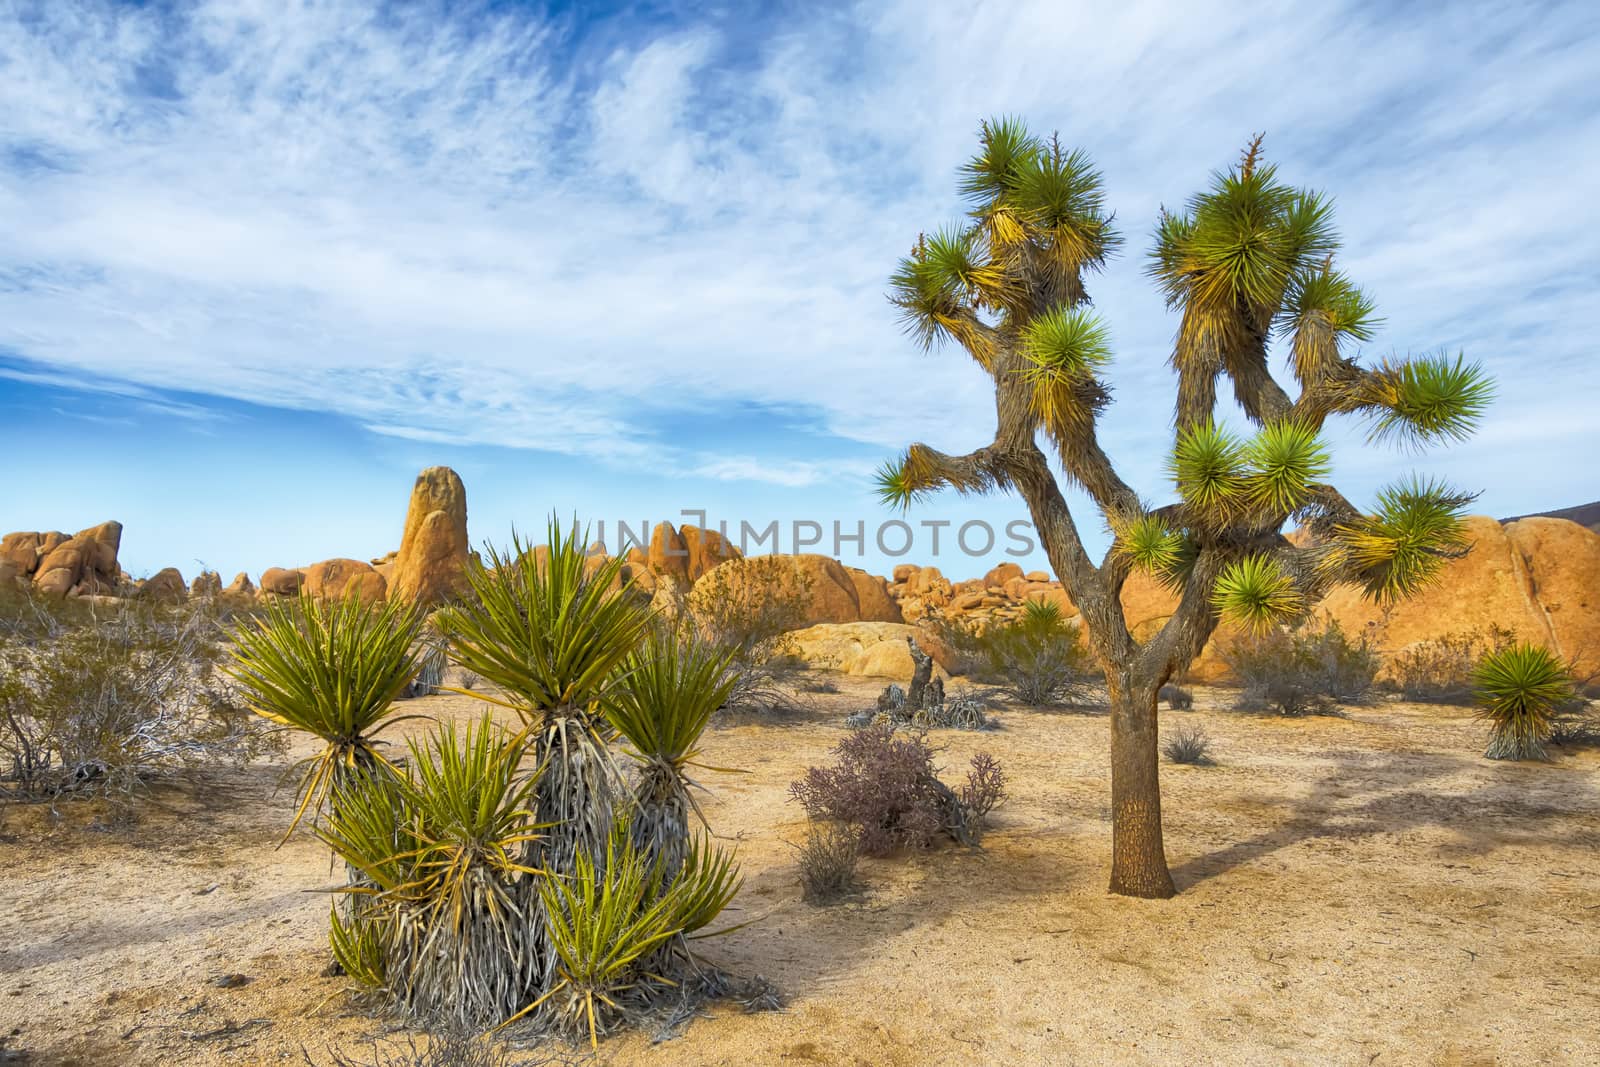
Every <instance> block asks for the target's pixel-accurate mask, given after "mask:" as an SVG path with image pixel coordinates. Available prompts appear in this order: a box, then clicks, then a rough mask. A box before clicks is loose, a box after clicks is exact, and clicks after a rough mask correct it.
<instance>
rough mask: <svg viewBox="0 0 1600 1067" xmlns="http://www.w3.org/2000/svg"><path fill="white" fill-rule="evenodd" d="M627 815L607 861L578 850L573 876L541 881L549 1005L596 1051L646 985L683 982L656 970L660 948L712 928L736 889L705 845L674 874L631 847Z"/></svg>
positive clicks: (726, 862) (731, 872)
mask: <svg viewBox="0 0 1600 1067" xmlns="http://www.w3.org/2000/svg"><path fill="white" fill-rule="evenodd" d="M634 838H635V834H634V833H633V831H632V829H631V828H630V827H629V826H628V822H627V820H626V819H622V820H619V821H618V822H617V824H616V825H615V826H614V827H613V829H612V832H611V834H610V836H609V837H608V838H607V840H606V848H605V852H604V853H603V854H602V855H603V857H604V859H603V863H602V862H597V860H596V858H595V857H593V856H590V855H589V854H587V853H579V855H578V857H577V862H576V864H575V865H574V868H573V870H572V873H571V874H570V875H568V876H564V877H563V876H554V877H550V878H547V879H545V880H544V881H542V882H541V883H540V893H541V901H542V903H543V906H544V914H545V915H546V916H547V917H548V918H547V921H548V923H549V935H550V941H551V944H552V945H553V946H554V949H555V953H556V957H557V959H558V960H559V963H558V965H557V972H556V973H557V978H556V982H555V983H554V985H553V986H552V987H551V989H550V991H549V992H548V993H546V994H545V995H544V997H542V998H540V1001H538V1002H535V1004H533V1005H530V1009H531V1008H534V1007H538V1006H540V1005H541V1004H542V1003H544V1002H545V1001H546V1000H547V999H548V1000H549V1001H550V1002H551V1004H552V1005H553V1009H552V1010H553V1013H554V1016H555V1019H556V1022H557V1024H558V1025H559V1026H561V1027H562V1028H563V1029H565V1030H566V1031H567V1032H569V1033H581V1032H587V1034H588V1036H589V1040H590V1043H591V1045H593V1046H598V1044H599V1039H600V1035H601V1034H602V1033H605V1032H606V1031H607V1030H609V1029H610V1028H611V1027H612V1025H614V1023H615V1021H616V1020H617V1019H618V1018H620V1017H622V1016H623V1015H624V1014H625V1012H626V1011H627V1009H628V1006H629V1004H630V1002H635V1003H637V1002H639V1001H640V1000H642V999H646V998H647V996H648V993H649V992H650V987H652V986H655V987H661V986H668V987H670V986H674V985H676V984H677V980H676V979H674V978H673V977H671V976H670V975H669V974H667V973H663V972H661V971H657V970H653V969H651V968H652V965H653V964H655V963H657V962H659V961H660V960H661V959H663V956H662V953H661V950H662V949H664V948H666V947H667V946H669V945H670V944H671V943H673V942H674V941H677V940H681V939H682V938H684V937H687V936H689V935H692V934H694V933H696V932H697V931H699V930H701V929H702V928H703V927H705V926H706V925H708V924H709V923H710V922H711V921H712V920H713V919H715V917H716V916H717V915H718V914H720V913H721V912H722V910H723V909H724V908H726V907H727V905H728V904H729V903H730V902H731V901H732V900H733V897H734V895H735V894H736V893H737V892H738V890H739V885H740V881H741V880H740V878H739V876H738V869H737V868H736V867H735V866H734V865H733V863H732V861H731V859H730V858H729V857H728V856H726V854H724V853H722V852H720V851H718V850H716V849H713V848H711V847H709V846H708V845H705V844H703V843H702V844H697V845H696V846H695V847H693V848H691V849H690V850H689V851H688V853H687V855H686V857H685V860H684V862H683V864H682V865H681V866H680V867H679V869H678V870H677V871H676V872H672V873H669V872H668V871H667V869H666V867H665V865H664V864H663V863H662V862H661V859H660V858H659V857H652V856H651V855H650V854H649V852H648V851H647V850H645V849H642V848H639V847H637V846H636V845H635V844H634Z"/></svg>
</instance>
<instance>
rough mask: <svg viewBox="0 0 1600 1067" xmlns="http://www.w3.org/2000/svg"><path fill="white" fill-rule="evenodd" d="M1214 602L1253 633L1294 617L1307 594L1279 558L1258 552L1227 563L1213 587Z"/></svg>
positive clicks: (1226, 616)
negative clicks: (1302, 592)
mask: <svg viewBox="0 0 1600 1067" xmlns="http://www.w3.org/2000/svg"><path fill="white" fill-rule="evenodd" d="M1211 602H1212V604H1213V606H1215V607H1216V609H1217V611H1218V613H1219V614H1221V615H1222V616H1223V617H1224V618H1226V619H1230V620H1232V621H1233V622H1236V623H1238V624H1239V625H1240V626H1242V627H1243V628H1244V629H1245V630H1246V631H1248V632H1249V633H1252V634H1260V633H1264V632H1266V631H1267V630H1270V629H1271V628H1272V627H1274V626H1277V625H1279V624H1282V623H1287V622H1291V621H1293V620H1294V619H1295V618H1296V617H1297V616H1298V615H1300V613H1301V612H1303V611H1304V610H1305V597H1304V596H1303V595H1302V594H1301V593H1300V590H1299V589H1298V588H1297V587H1296V585H1295V582H1294V579H1293V577H1292V576H1291V575H1289V574H1288V573H1287V572H1286V571H1285V570H1284V569H1283V566H1282V564H1281V563H1280V562H1279V561H1278V559H1277V558H1276V557H1274V556H1272V555H1270V554H1266V553H1255V554H1252V555H1249V556H1245V557H1244V558H1243V559H1238V560H1234V561H1233V562H1232V563H1230V564H1228V565H1227V566H1226V567H1225V568H1223V571H1222V573H1221V574H1220V575H1218V577H1217V582H1216V585H1215V586H1214V587H1213V588H1212V592H1211Z"/></svg>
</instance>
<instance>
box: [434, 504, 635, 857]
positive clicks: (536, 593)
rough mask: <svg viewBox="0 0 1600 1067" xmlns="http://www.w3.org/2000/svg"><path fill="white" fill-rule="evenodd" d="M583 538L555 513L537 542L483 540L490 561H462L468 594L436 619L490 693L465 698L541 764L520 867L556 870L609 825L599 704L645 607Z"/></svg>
mask: <svg viewBox="0 0 1600 1067" xmlns="http://www.w3.org/2000/svg"><path fill="white" fill-rule="evenodd" d="M587 544H588V538H587V531H580V530H579V529H578V527H577V524H576V523H574V524H573V526H572V527H571V529H570V530H563V528H562V526H561V524H560V523H559V522H558V521H557V520H556V519H555V518H554V517H553V516H552V518H551V520H550V523H549V526H548V540H547V544H546V546H544V547H543V548H542V549H539V550H535V549H533V548H530V547H528V546H525V545H523V544H522V542H521V541H520V540H519V539H517V538H516V537H515V536H513V538H512V549H511V554H510V555H509V556H508V555H504V554H502V553H500V552H499V551H497V550H496V549H495V548H494V547H493V546H492V545H491V546H487V547H486V550H485V553H484V554H485V557H486V559H487V561H488V562H487V564H484V565H475V566H470V567H469V568H468V572H467V577H468V582H469V584H470V586H471V590H472V595H471V596H469V597H467V598H466V599H465V600H464V602H462V603H460V604H458V605H456V606H454V607H451V608H448V609H446V610H444V611H442V612H441V613H440V614H439V616H438V618H439V625H440V628H441V630H442V631H443V632H444V633H445V634H446V635H448V637H449V640H450V644H451V657H452V658H453V659H454V661H455V662H456V663H457V664H458V665H459V666H461V667H464V668H466V669H467V670H470V671H473V672H475V673H476V674H478V675H479V676H480V677H482V678H483V679H484V680H486V681H488V682H490V683H492V684H494V685H495V686H496V687H498V689H499V695H495V694H492V693H487V692H479V691H473V692H469V693H467V695H468V696H471V697H473V698H474V699H478V700H484V701H488V702H490V703H493V704H497V705H500V706H503V707H507V708H510V709H512V710H513V711H515V712H516V713H517V714H518V715H519V716H521V717H522V719H523V721H524V722H526V723H527V724H528V726H529V737H530V743H531V754H532V757H533V758H534V759H535V760H536V761H537V762H539V763H541V764H547V765H548V766H547V768H546V771H545V774H544V777H543V778H542V779H541V782H540V786H539V789H538V793H537V805H536V815H537V819H538V821H539V822H541V823H547V824H549V825H550V827H551V829H550V832H549V834H548V836H547V837H546V838H545V839H544V840H542V841H540V842H538V843H537V845H536V847H533V848H531V849H530V854H529V862H530V863H532V864H533V865H535V866H541V867H549V868H551V869H553V870H556V871H563V872H564V871H568V870H571V865H572V862H573V856H574V855H575V854H576V853H577V852H579V851H585V852H589V853H591V854H594V853H596V852H598V851H599V850H600V849H602V848H604V846H605V841H606V835H607V834H609V833H610V831H611V824H612V821H613V818H614V817H615V814H616V810H615V801H616V799H617V797H618V795H619V792H620V789H621V785H620V782H619V779H618V774H617V768H616V766H615V764H614V762H613V760H612V758H611V755H610V753H609V751H608V749H607V741H608V733H609V727H608V725H607V723H606V721H605V718H604V715H603V714H602V710H601V703H602V700H603V698H604V696H605V694H606V692H607V689H608V687H609V686H611V685H612V684H613V683H614V681H615V678H616V675H617V673H618V671H619V669H620V668H621V667H622V666H623V664H624V662H625V661H626V660H627V658H628V656H629V655H630V654H632V653H633V651H634V650H635V649H636V648H637V647H638V646H639V644H640V643H641V642H642V641H643V640H644V638H645V636H646V634H647V632H648V630H649V627H650V614H649V609H648V607H647V606H645V605H643V604H641V603H640V601H639V599H638V598H636V597H633V596H630V595H627V594H626V593H625V592H624V591H622V590H621V589H619V588H618V587H619V585H620V582H619V574H620V571H621V567H622V564H623V561H622V560H621V559H620V558H616V559H610V560H607V561H606V562H605V563H603V564H601V565H600V566H598V567H597V566H594V565H593V564H592V563H591V562H590V561H589V559H588V553H587V549H586V547H585V546H586V545H587Z"/></svg>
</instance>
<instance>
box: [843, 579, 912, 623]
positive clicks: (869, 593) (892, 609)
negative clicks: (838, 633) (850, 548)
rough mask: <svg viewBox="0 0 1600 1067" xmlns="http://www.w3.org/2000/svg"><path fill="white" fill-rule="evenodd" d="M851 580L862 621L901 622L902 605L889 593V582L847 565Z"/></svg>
mask: <svg viewBox="0 0 1600 1067" xmlns="http://www.w3.org/2000/svg"><path fill="white" fill-rule="evenodd" d="M845 571H846V572H847V573H848V574H849V575H850V581H851V582H852V583H853V584H854V585H855V588H856V603H857V604H859V605H860V608H861V621H862V622H901V621H903V618H902V616H901V614H900V605H899V604H897V603H895V601H894V598H893V597H891V596H890V595H889V587H888V583H887V582H885V581H884V580H883V579H882V578H879V577H878V576H877V575H875V574H868V573H867V572H866V571H864V570H862V569H861V568H859V567H846V568H845Z"/></svg>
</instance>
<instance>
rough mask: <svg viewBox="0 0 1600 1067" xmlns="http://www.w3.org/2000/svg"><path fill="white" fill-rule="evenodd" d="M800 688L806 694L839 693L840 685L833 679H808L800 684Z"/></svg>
mask: <svg viewBox="0 0 1600 1067" xmlns="http://www.w3.org/2000/svg"><path fill="white" fill-rule="evenodd" d="M799 688H800V690H801V691H802V692H806V693H837V692H838V691H839V683H838V682H835V681H833V680H832V679H831V678H808V679H806V680H805V681H803V682H801V683H800V686H799Z"/></svg>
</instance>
